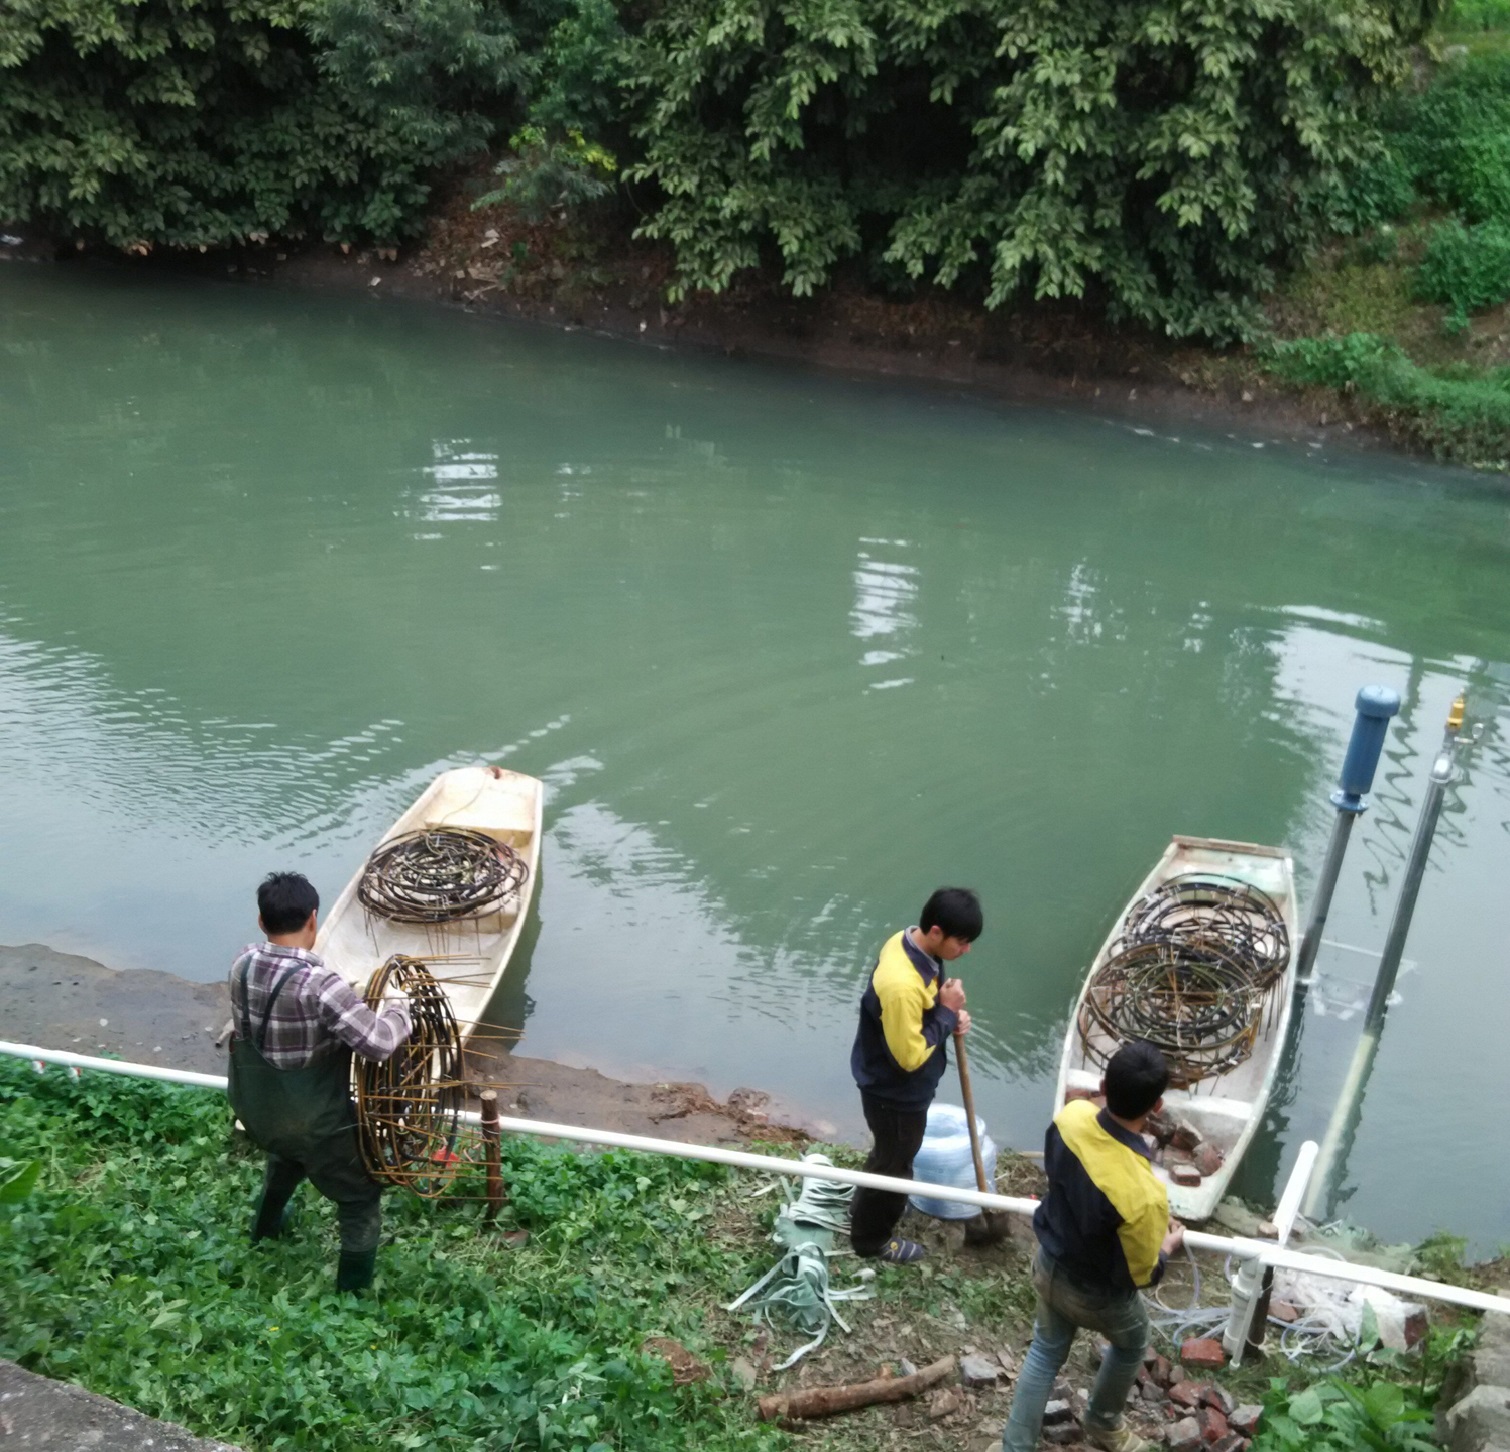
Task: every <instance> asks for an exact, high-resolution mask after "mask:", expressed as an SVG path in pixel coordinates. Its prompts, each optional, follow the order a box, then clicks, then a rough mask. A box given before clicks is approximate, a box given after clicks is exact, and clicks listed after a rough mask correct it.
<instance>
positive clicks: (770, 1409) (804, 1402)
mask: <svg viewBox="0 0 1510 1452" xmlns="http://www.w3.org/2000/svg"><path fill="white" fill-rule="evenodd" d="M955 1366H956V1362H955V1359H954V1357H952V1356H945V1357H941V1358H940V1359H939V1360H938V1361H935V1362H934V1363H933V1365H932V1366H925V1367H924V1368H923V1369H922V1370H921V1371H915V1372H913V1373H912V1375H911V1376H878V1377H876V1378H875V1380H873V1381H860V1382H854V1383H852V1384H851V1385H849V1386H812V1387H808V1388H807V1389H806V1390H805V1391H789V1392H772V1393H771V1395H770V1396H765V1397H761V1399H760V1402H759V1407H760V1420H761V1421H762V1422H775V1421H780V1420H786V1419H791V1418H796V1417H831V1416H833V1415H834V1413H835V1412H849V1411H853V1410H854V1409H855V1408H856V1407H869V1406H873V1405H874V1404H875V1403H876V1402H901V1401H906V1399H907V1398H908V1397H915V1396H916V1395H917V1394H918V1393H919V1392H920V1391H927V1390H928V1388H929V1387H931V1386H936V1385H937V1384H938V1383H939V1382H941V1381H943V1380H944V1378H945V1377H947V1376H948V1375H949V1373H950V1372H952V1371H953V1370H954V1368H955Z"/></svg>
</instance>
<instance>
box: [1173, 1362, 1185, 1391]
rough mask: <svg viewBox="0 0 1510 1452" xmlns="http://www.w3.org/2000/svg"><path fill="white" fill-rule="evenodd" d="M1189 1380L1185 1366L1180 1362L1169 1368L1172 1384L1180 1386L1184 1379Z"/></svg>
mask: <svg viewBox="0 0 1510 1452" xmlns="http://www.w3.org/2000/svg"><path fill="white" fill-rule="evenodd" d="M1188 1380H1189V1378H1188V1377H1187V1376H1186V1375H1185V1368H1184V1367H1183V1366H1180V1365H1179V1364H1178V1363H1176V1364H1175V1365H1174V1366H1171V1367H1170V1368H1169V1384H1170V1386H1178V1385H1179V1384H1180V1383H1181V1382H1182V1381H1188Z"/></svg>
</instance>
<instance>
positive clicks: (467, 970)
mask: <svg viewBox="0 0 1510 1452" xmlns="http://www.w3.org/2000/svg"><path fill="white" fill-rule="evenodd" d="M544 799H545V789H544V786H543V784H542V783H541V782H539V781H538V780H536V778H534V777H532V776H525V775H523V774H522V773H520V772H516V771H506V770H504V769H503V768H502V767H487V766H464V767H459V768H457V769H456V770H454V771H445V772H442V773H441V774H440V775H439V776H438V777H436V779H435V780H434V781H433V782H431V784H430V785H429V786H428V787H427V788H426V789H425V791H424V792H423V793H422V794H421V795H420V798H419V800H418V801H417V802H415V803H414V805H413V806H412V807H410V808H409V810H408V811H407V812H405V813H404V815H403V816H401V817H400V818H399V819H398V821H396V822H395V823H394V824H393V826H392V827H390V828H389V829H388V831H387V832H385V833H384V834H383V837H382V840H381V841H380V842H379V843H378V844H377V846H378V847H381V846H382V845H383V844H384V843H387V842H391V841H393V840H394V839H395V838H397V837H401V836H404V835H405V834H406V833H409V832H418V831H424V830H428V829H431V828H435V827H459V828H467V829H470V830H471V831H474V832H482V833H485V834H486V835H487V836H489V837H491V838H493V840H494V841H496V842H500V843H502V844H503V845H504V846H506V847H509V848H512V849H513V850H514V852H516V853H518V855H519V857H520V858H521V859H522V860H523V862H524V865H525V867H526V868H527V869H528V871H527V872H526V874H525V876H524V880H523V881H522V882H521V883H519V885H518V886H517V887H516V888H514V889H512V890H511V891H510V892H509V893H508V894H507V895H506V896H505V897H504V898H503V899H502V901H501V902H499V903H497V904H495V905H493V906H492V907H491V908H490V909H489V910H488V911H487V912H486V913H484V914H483V915H481V916H476V917H468V918H463V919H461V920H459V921H455V922H442V923H406V922H394V921H392V920H391V919H388V918H385V917H380V916H378V915H377V914H375V913H371V912H369V911H368V910H367V909H366V908H365V907H364V906H363V905H362V902H361V900H360V898H359V896H358V891H357V889H358V887H359V885H360V883H361V880H362V872H363V870H365V867H366V864H365V863H364V864H363V866H362V868H359V869H358V870H357V873H356V875H355V876H354V877H353V878H352V879H351V881H350V882H348V883H347V884H346V887H345V890H344V891H343V892H342V893H341V895H340V897H338V898H337V899H336V900H335V902H334V904H333V905H332V906H331V909H330V911H329V913H328V914H326V915H325V916H324V918H323V921H322V923H321V926H320V932H319V937H318V938H317V940H316V942H315V951H316V952H317V953H319V954H320V956H321V957H322V958H324V959H325V961H326V962H327V963H328V964H329V965H330V966H331V967H332V968H334V969H336V971H337V972H339V973H341V974H342V975H343V976H344V977H345V978H347V979H349V980H350V982H351V983H352V984H353V985H354V986H355V987H356V988H357V990H358V991H361V990H362V989H363V988H365V986H366V984H367V980H368V979H369V978H370V977H371V976H372V974H373V971H374V970H375V969H377V968H380V967H382V965H383V964H384V963H386V962H387V961H388V959H389V958H391V957H392V956H393V955H394V954H396V953H401V954H403V955H405V956H406V957H410V958H420V959H423V960H424V962H425V964H426V966H427V967H428V968H429V969H430V972H431V973H432V974H433V975H434V976H435V978H436V979H437V981H438V982H439V983H440V984H441V985H442V987H443V988H444V989H445V991H446V995H447V997H448V998H449V999H450V1002H451V1011H452V1012H453V1013H454V1014H455V1015H456V1019H457V1022H458V1024H459V1025H460V1027H461V1031H462V1035H463V1039H464V1040H465V1038H466V1037H467V1036H469V1035H470V1034H471V1032H472V1030H473V1028H474V1027H475V1026H476V1024H477V1022H478V1020H480V1019H481V1018H482V1016H483V1013H484V1011H485V1010H486V1009H487V1006H488V1003H489V1001H490V1000H491V999H492V997H493V995H494V993H495V992H497V989H498V985H499V984H500V983H501V982H502V981H503V975H504V973H505V972H506V971H507V969H508V966H509V959H510V958H511V957H512V956H513V952H514V949H515V947H516V946H517V944H518V942H519V935H520V932H521V930H522V929H523V927H524V921H525V918H526V917H528V916H529V910H530V902H531V900H532V899H533V897H534V892H535V881H536V878H537V876H538V873H539V867H540V829H541V817H542V811H543V807H544Z"/></svg>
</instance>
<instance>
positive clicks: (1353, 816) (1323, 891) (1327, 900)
mask: <svg viewBox="0 0 1510 1452" xmlns="http://www.w3.org/2000/svg"><path fill="white" fill-rule="evenodd" d="M1354 705H1355V707H1356V709H1357V713H1358V714H1357V715H1356V716H1355V717H1354V718H1353V734H1352V736H1351V737H1350V738H1349V740H1348V744H1347V756H1346V757H1344V758H1343V762H1342V773H1341V776H1340V778H1339V780H1338V783H1337V787H1338V789H1337V790H1336V791H1334V792H1333V793H1332V805H1333V806H1334V807H1336V808H1337V819H1336V821H1335V822H1333V823H1332V837H1331V840H1330V841H1329V842H1328V843H1327V849H1326V859H1325V861H1323V863H1322V864H1321V876H1320V877H1319V878H1317V880H1316V895H1315V897H1314V898H1313V899H1312V901H1311V920H1310V922H1308V923H1307V924H1306V931H1305V936H1304V937H1303V938H1302V939H1301V940H1300V954H1299V956H1298V957H1297V958H1296V960H1295V976H1296V979H1297V980H1298V982H1299V984H1300V992H1302V993H1304V991H1305V985H1306V984H1307V983H1309V982H1310V977H1311V969H1312V967H1313V966H1314V965H1315V962H1316V951H1317V949H1319V948H1320V947H1321V935H1322V933H1323V932H1324V931H1325V929H1326V920H1327V914H1328V913H1329V912H1330V911H1331V908H1332V891H1333V889H1334V888H1335V887H1336V886H1337V878H1338V876H1339V874H1340V873H1341V872H1342V858H1343V855H1344V854H1345V853H1346V852H1347V843H1348V838H1349V837H1350V836H1351V835H1352V831H1353V823H1354V822H1355V821H1356V820H1357V819H1358V818H1359V817H1361V816H1362V815H1363V813H1364V812H1366V811H1367V810H1368V796H1367V794H1368V790H1369V788H1370V787H1372V786H1373V784H1374V772H1375V770H1376V769H1377V768H1378V765H1379V753H1380V752H1382V751H1383V750H1384V733H1385V732H1386V731H1388V730H1389V723H1390V719H1391V718H1392V717H1393V716H1395V715H1397V714H1398V713H1399V710H1400V696H1399V693H1398V692H1397V691H1392V690H1390V688H1389V687H1388V686H1364V688H1363V689H1362V690H1361V691H1359V692H1358V699H1357V701H1356V702H1354Z"/></svg>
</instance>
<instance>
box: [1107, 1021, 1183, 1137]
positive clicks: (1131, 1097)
mask: <svg viewBox="0 0 1510 1452" xmlns="http://www.w3.org/2000/svg"><path fill="white" fill-rule="evenodd" d="M1167 1088H1169V1065H1168V1063H1167V1062H1165V1059H1164V1055H1163V1054H1162V1053H1160V1052H1159V1050H1158V1049H1157V1048H1155V1047H1154V1046H1153V1045H1152V1044H1150V1043H1145V1042H1144V1041H1143V1040H1141V1039H1139V1040H1137V1041H1136V1042H1134V1043H1131V1044H1123V1045H1122V1047H1121V1048H1120V1049H1118V1050H1117V1052H1116V1053H1115V1054H1113V1055H1112V1056H1111V1058H1110V1059H1109V1060H1108V1061H1107V1065H1106V1107H1107V1108H1108V1109H1109V1110H1111V1112H1112V1113H1113V1114H1115V1115H1116V1116H1117V1118H1118V1119H1141V1118H1142V1117H1143V1116H1144V1115H1145V1114H1147V1113H1148V1111H1149V1110H1150V1109H1152V1108H1153V1107H1154V1105H1155V1104H1157V1103H1158V1102H1159V1100H1160V1099H1161V1098H1163V1096H1164V1091H1165V1090H1166V1089H1167Z"/></svg>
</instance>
